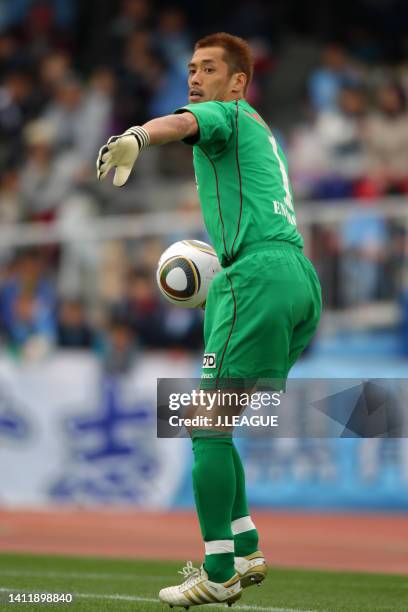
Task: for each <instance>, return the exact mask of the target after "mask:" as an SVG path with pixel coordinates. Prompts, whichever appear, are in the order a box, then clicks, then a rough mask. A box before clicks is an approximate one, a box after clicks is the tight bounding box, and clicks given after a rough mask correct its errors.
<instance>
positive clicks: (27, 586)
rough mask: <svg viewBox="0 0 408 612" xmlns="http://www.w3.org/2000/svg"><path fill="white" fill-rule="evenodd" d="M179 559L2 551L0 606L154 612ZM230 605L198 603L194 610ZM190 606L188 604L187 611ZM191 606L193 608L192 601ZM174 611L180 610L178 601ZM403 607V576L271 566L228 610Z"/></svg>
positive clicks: (378, 611)
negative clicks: (30, 599) (63, 597)
mask: <svg viewBox="0 0 408 612" xmlns="http://www.w3.org/2000/svg"><path fill="white" fill-rule="evenodd" d="M179 569H180V563H175V562H171V563H168V562H160V561H156V562H155V561H123V560H109V559H89V558H73V557H48V556H47V557H46V556H33V555H14V554H2V555H0V610H5V611H7V610H10V611H11V610H13V609H19V610H24V611H26V612H29V611H30V612H34V611H35V612H39V610H61V612H63V611H64V610H67V611H68V610H75V611H76V610H78V611H79V612H82V611H83V612H104V611H109V612H113V611H114V612H116V611H117V612H126V611H129V612H130V611H132V612H134V611H136V610H137V611H146V612H150V611H152V612H158V611H159V610H168V612H170V608H168V607H167V606H165V605H163V604H160V603H159V602H158V600H157V593H158V591H159V589H160V588H161V587H162V586H169V585H171V584H176V583H177V582H178V579H179V578H181V576H179V575H178V574H177V570H179ZM44 592H48V593H50V592H51V593H73V594H74V602H73V603H72V604H48V605H46V604H43V605H41V604H30V603H24V604H23V603H20V604H12V605H8V604H7V602H8V601H9V595H10V593H13V594H14V595H15V594H16V593H21V594H23V593H25V594H27V593H44ZM207 608H208V609H209V610H214V612H215V611H216V610H221V609H223V610H229V608H227V607H226V606H218V605H217V606H216V605H212V606H210V607H209V606H200V607H198V606H197V609H198V610H204V609H207ZM192 609H193V608H191V609H190V610H192ZM194 609H195V608H194ZM174 610H181V608H176V609H174ZM241 610H254V611H258V612H263V611H265V612H267V611H270V612H305V611H309V612H312V611H315V612H323V611H324V612H406V611H407V610H408V581H407V577H405V576H394V575H382V574H362V573H345V572H342V573H340V572H317V571H303V570H283V569H274V568H273V569H271V570H270V574H269V576H268V579H267V580H266V581H265V583H264V584H263V585H262V586H261V587H251V588H249V589H247V590H245V592H244V594H243V597H242V599H241V600H240V601H239V602H237V603H236V604H235V605H234V606H233V607H232V608H231V612H234V611H236V612H240V611H241Z"/></svg>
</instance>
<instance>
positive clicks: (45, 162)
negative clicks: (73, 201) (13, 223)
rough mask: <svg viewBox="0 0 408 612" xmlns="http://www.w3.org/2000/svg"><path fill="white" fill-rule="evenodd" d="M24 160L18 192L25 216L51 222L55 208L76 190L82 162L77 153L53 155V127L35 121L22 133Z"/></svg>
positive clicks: (69, 152) (39, 120)
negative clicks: (20, 194) (24, 146)
mask: <svg viewBox="0 0 408 612" xmlns="http://www.w3.org/2000/svg"><path fill="white" fill-rule="evenodd" d="M24 137H25V142H26V145H27V158H26V160H25V163H24V165H23V167H22V169H21V193H22V197H23V200H24V206H25V211H26V215H27V217H28V218H30V219H33V220H36V219H41V220H52V219H54V217H55V214H56V210H57V208H58V206H59V205H60V204H61V203H62V202H63V201H64V199H66V198H67V197H68V195H69V194H70V193H71V192H72V190H73V189H74V188H75V182H76V177H77V176H78V175H79V172H80V169H81V165H82V164H81V160H80V159H78V155H77V153H76V150H75V149H73V150H71V151H66V152H61V153H60V154H59V155H56V154H55V148H54V147H55V144H54V143H55V138H56V135H55V126H54V125H53V124H51V123H50V122H47V121H45V120H42V119H37V120H35V121H32V122H31V123H29V124H27V126H26V128H25V130H24Z"/></svg>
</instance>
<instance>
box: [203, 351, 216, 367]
mask: <svg viewBox="0 0 408 612" xmlns="http://www.w3.org/2000/svg"><path fill="white" fill-rule="evenodd" d="M216 367H217V366H216V364H215V353H204V357H203V368H216Z"/></svg>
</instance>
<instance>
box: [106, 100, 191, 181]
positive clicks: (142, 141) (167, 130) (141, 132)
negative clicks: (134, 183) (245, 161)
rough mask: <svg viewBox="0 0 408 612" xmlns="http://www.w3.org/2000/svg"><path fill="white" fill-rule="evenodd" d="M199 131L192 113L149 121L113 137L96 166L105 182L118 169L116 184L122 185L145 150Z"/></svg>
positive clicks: (115, 178) (115, 177)
mask: <svg viewBox="0 0 408 612" xmlns="http://www.w3.org/2000/svg"><path fill="white" fill-rule="evenodd" d="M197 132H198V123H197V119H196V118H195V117H194V115H193V114H192V113H189V112H185V113H180V114H177V115H166V116H165V117H158V118H157V119H152V120H151V121H148V122H147V123H145V124H144V125H143V126H135V127H132V128H129V129H128V130H126V132H124V133H123V134H121V135H120V136H112V137H111V138H109V140H108V142H107V143H106V145H104V146H103V147H102V148H101V149H100V151H99V155H98V159H97V161H96V169H97V173H98V179H99V180H100V181H103V180H104V179H105V178H106V176H107V174H108V173H109V171H110V170H111V169H112V168H116V170H115V175H114V177H113V184H114V185H115V186H116V187H122V186H123V185H124V184H125V183H126V181H127V180H128V178H129V175H130V173H131V171H132V168H133V166H134V163H135V161H136V160H137V158H138V157H139V153H140V151H141V150H142V149H144V148H145V147H147V146H151V145H161V144H166V143H167V142H177V141H178V140H183V139H184V138H188V137H190V136H194V135H195V134H197Z"/></svg>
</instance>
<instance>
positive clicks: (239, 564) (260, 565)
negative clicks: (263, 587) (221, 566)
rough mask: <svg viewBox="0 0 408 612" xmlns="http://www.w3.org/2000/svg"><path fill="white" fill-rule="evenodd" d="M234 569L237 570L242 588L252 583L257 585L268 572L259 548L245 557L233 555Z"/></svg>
mask: <svg viewBox="0 0 408 612" xmlns="http://www.w3.org/2000/svg"><path fill="white" fill-rule="evenodd" d="M235 569H236V571H237V572H238V575H239V577H240V580H241V586H242V588H243V589H246V588H247V587H249V586H252V585H253V584H257V585H258V586H259V585H260V584H261V582H262V581H263V580H265V578H266V574H267V573H268V567H267V565H266V562H265V557H264V556H263V554H262V553H261V551H260V550H257V551H256V552H254V553H252V554H251V555H248V556H247V557H235Z"/></svg>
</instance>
